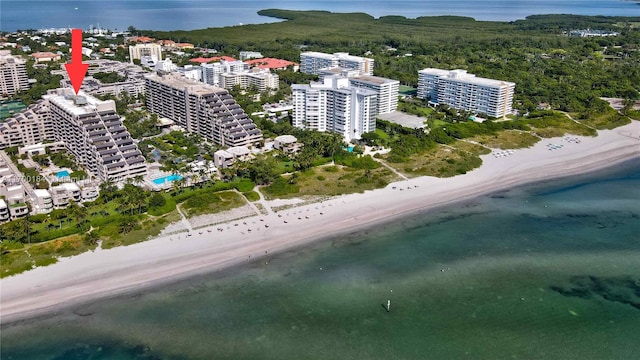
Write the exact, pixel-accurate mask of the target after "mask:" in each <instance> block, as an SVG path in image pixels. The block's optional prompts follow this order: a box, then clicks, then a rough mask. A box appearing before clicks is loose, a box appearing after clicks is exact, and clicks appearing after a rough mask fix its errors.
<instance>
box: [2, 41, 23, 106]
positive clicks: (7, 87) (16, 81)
mask: <svg viewBox="0 0 640 360" xmlns="http://www.w3.org/2000/svg"><path fill="white" fill-rule="evenodd" d="M25 64H26V61H25V60H24V59H22V58H21V57H18V56H13V55H11V50H0V95H13V94H15V93H17V92H18V91H21V90H27V89H29V78H28V77H27V67H26V65H25Z"/></svg>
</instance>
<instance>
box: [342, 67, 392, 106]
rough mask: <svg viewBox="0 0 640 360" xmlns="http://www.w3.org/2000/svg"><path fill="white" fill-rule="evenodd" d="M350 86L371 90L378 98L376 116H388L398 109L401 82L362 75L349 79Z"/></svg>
mask: <svg viewBox="0 0 640 360" xmlns="http://www.w3.org/2000/svg"><path fill="white" fill-rule="evenodd" d="M349 84H350V85H351V86H355V87H357V88H363V89H369V90H372V91H374V92H375V93H376V95H377V96H378V101H377V103H378V107H377V110H376V114H387V113H390V112H393V111H396V109H397V108H398V90H399V87H400V81H398V80H392V79H386V78H382V77H378V76H371V75H360V76H355V77H351V78H349Z"/></svg>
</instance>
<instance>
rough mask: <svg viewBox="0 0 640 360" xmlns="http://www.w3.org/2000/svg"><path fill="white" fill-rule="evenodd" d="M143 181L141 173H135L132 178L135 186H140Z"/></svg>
mask: <svg viewBox="0 0 640 360" xmlns="http://www.w3.org/2000/svg"><path fill="white" fill-rule="evenodd" d="M143 182H144V176H142V175H136V176H135V177H134V178H133V183H134V184H136V185H137V186H140V184H142V183H143Z"/></svg>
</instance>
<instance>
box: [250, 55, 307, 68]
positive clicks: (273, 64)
mask: <svg viewBox="0 0 640 360" xmlns="http://www.w3.org/2000/svg"><path fill="white" fill-rule="evenodd" d="M245 63H246V64H249V65H250V66H255V67H258V68H260V69H280V68H285V67H287V66H295V65H298V64H297V63H294V62H292V61H288V60H283V59H275V58H260V59H251V60H247V61H245Z"/></svg>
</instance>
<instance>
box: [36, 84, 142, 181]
mask: <svg viewBox="0 0 640 360" xmlns="http://www.w3.org/2000/svg"><path fill="white" fill-rule="evenodd" d="M43 98H44V99H45V101H47V102H48V104H49V109H50V121H51V124H52V126H53V133H54V137H55V138H56V140H58V141H63V142H64V143H65V146H66V148H67V150H68V151H69V152H71V153H72V154H73V156H74V157H75V158H76V160H77V161H78V162H79V163H80V164H82V165H83V166H85V167H86V168H87V169H88V170H89V171H91V172H92V173H93V174H94V175H96V176H97V177H98V178H100V179H101V180H103V181H104V180H107V179H111V180H114V181H120V180H124V179H126V178H133V177H136V176H138V175H142V176H144V175H145V174H146V171H147V167H146V164H145V159H144V157H143V156H142V153H141V152H140V150H139V149H138V146H137V145H136V144H135V143H134V142H133V139H132V138H131V135H130V134H129V132H128V131H127V129H126V128H125V127H124V125H123V124H122V120H121V119H120V116H118V114H117V113H116V105H115V103H114V102H113V100H107V101H102V100H98V99H96V98H94V97H93V96H91V95H87V94H85V93H84V92H82V91H80V93H79V94H78V95H77V96H76V95H75V94H74V91H73V90H72V89H58V90H56V91H54V92H51V93H49V94H47V95H45V96H43Z"/></svg>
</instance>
